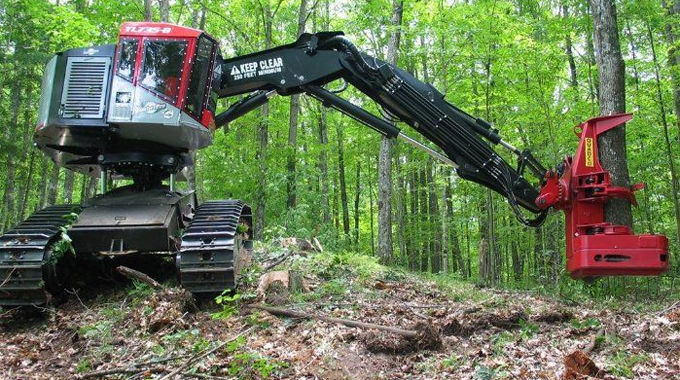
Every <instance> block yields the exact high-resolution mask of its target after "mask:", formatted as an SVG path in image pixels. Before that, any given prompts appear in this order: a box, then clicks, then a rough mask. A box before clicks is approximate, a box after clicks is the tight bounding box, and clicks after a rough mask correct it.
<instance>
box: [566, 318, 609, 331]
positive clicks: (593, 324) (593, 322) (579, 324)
mask: <svg viewBox="0 0 680 380" xmlns="http://www.w3.org/2000/svg"><path fill="white" fill-rule="evenodd" d="M569 324H570V325H571V326H572V327H573V328H575V329H582V328H586V327H589V328H598V327H600V326H602V323H601V322H600V321H598V320H597V319H594V318H586V319H584V320H578V319H572V320H570V321H569Z"/></svg>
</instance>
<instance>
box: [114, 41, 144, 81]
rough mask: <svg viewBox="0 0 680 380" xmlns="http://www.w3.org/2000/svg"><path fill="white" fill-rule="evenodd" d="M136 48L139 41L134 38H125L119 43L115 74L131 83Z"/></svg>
mask: <svg viewBox="0 0 680 380" xmlns="http://www.w3.org/2000/svg"><path fill="white" fill-rule="evenodd" d="M138 46H139V41H138V40H137V39H136V38H134V39H133V38H125V39H123V40H121V41H120V46H119V49H118V69H117V70H116V73H117V74H118V75H119V76H121V77H123V78H125V79H127V80H129V81H132V77H133V76H134V74H135V61H136V60H137V47H138Z"/></svg>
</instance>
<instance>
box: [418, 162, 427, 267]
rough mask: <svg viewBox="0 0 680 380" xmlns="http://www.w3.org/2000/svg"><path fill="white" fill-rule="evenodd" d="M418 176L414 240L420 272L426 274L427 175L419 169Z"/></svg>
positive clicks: (423, 170)
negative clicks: (416, 219)
mask: <svg viewBox="0 0 680 380" xmlns="http://www.w3.org/2000/svg"><path fill="white" fill-rule="evenodd" d="M418 172H419V176H418V193H419V194H418V199H419V200H420V212H419V214H418V215H420V223H419V224H418V226H417V228H416V231H414V232H415V234H414V238H415V239H417V240H418V242H419V244H420V271H421V272H427V270H428V267H429V258H430V234H429V233H430V229H429V223H430V222H429V213H428V208H427V206H428V205H427V201H428V199H427V175H426V174H425V169H420V170H419V171H418Z"/></svg>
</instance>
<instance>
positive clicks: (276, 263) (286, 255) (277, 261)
mask: <svg viewBox="0 0 680 380" xmlns="http://www.w3.org/2000/svg"><path fill="white" fill-rule="evenodd" d="M294 253H295V252H294V251H292V250H291V251H288V252H286V253H284V254H283V255H281V256H279V258H278V259H276V260H275V261H274V262H273V263H271V264H269V265H267V266H266V267H264V268H263V269H262V271H263V272H265V273H266V272H269V271H270V270H272V268H274V267H276V266H277V265H279V264H281V263H282V262H284V261H286V259H287V258H289V257H290V256H292V255H293V254H294Z"/></svg>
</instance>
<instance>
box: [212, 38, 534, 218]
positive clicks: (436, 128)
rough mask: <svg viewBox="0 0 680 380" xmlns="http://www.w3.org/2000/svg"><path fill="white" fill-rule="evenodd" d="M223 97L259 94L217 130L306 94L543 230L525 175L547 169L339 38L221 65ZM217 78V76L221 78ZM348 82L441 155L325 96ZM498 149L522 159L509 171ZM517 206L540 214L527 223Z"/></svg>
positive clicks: (302, 41)
mask: <svg viewBox="0 0 680 380" xmlns="http://www.w3.org/2000/svg"><path fill="white" fill-rule="evenodd" d="M218 65H219V67H220V68H221V76H220V79H221V81H220V83H219V84H218V85H217V86H216V87H217V88H215V91H216V92H217V94H218V95H219V96H220V97H228V96H234V95H239V94H243V93H249V92H254V93H252V94H251V95H249V96H247V97H246V98H244V99H243V100H241V101H240V102H238V103H236V104H234V105H233V106H232V107H231V108H229V109H228V110H227V111H225V112H224V113H222V114H220V115H217V116H216V118H215V123H216V125H217V126H218V127H219V126H221V125H224V124H226V123H228V122H230V121H231V120H234V119H235V118H237V117H239V116H241V115H243V114H245V113H246V112H248V111H250V110H252V109H254V108H257V107H259V106H261V105H262V104H264V103H265V102H266V101H267V100H268V99H269V98H270V97H271V96H273V95H275V94H277V93H278V94H279V95H293V94H297V93H307V94H308V95H311V96H312V97H314V98H316V99H318V100H319V101H321V102H322V103H323V104H324V105H325V106H327V107H333V108H336V109H338V110H339V111H341V112H343V113H345V114H347V115H349V116H351V117H353V118H355V119H357V120H359V121H361V122H362V123H364V124H366V125H368V126H369V127H371V128H373V129H374V130H376V131H378V132H379V133H381V134H383V135H385V136H387V137H390V138H400V139H403V140H405V141H406V142H408V143H409V144H411V145H414V146H416V147H418V148H420V149H423V150H425V151H427V152H428V153H429V154H431V155H433V156H435V157H436V158H438V159H440V160H441V161H444V162H446V163H448V164H450V165H452V166H454V167H455V168H456V171H457V173H458V175H460V176H461V177H462V178H465V179H468V180H471V181H474V182H477V183H479V184H481V185H484V186H486V187H488V188H490V189H492V190H494V191H496V192H498V193H499V194H501V195H503V196H505V197H506V198H507V199H508V202H509V203H510V205H511V206H512V207H513V209H514V210H515V213H516V214H517V216H518V218H519V220H520V221H522V222H523V223H524V224H527V225H530V226H537V225H539V224H540V223H541V222H542V221H543V219H544V217H545V213H546V212H545V210H543V209H541V208H539V207H538V206H537V205H536V203H535V200H536V199H537V197H538V195H539V191H538V190H537V189H536V188H535V187H533V186H532V185H531V184H530V183H529V182H528V181H527V180H526V179H525V178H524V177H523V176H522V174H523V171H524V168H525V167H528V168H530V170H531V171H532V172H533V173H534V174H535V175H536V176H537V178H539V179H542V178H543V176H544V174H545V172H546V169H545V168H544V167H542V166H541V165H540V164H539V163H538V162H537V161H536V160H535V159H534V158H533V157H532V156H531V154H530V153H529V152H528V151H524V152H522V151H519V150H518V149H516V148H515V147H513V146H512V145H510V144H508V143H507V142H505V141H503V140H502V139H501V137H500V136H499V135H498V131H497V130H496V129H494V128H493V127H492V126H491V125H490V124H489V123H488V122H486V121H484V120H482V119H479V118H475V117H473V116H471V115H469V114H467V113H465V112H464V111H462V110H460V109H459V108H457V107H456V106H454V105H452V104H450V103H448V102H447V101H446V100H445V99H444V96H443V95H442V94H441V93H440V92H439V91H437V89H435V88H434V87H432V86H431V85H429V84H426V83H423V82H421V81H419V80H417V79H416V78H414V77H413V76H412V75H410V74H409V73H407V72H405V71H403V70H401V69H399V68H396V67H394V66H393V65H390V64H388V63H386V62H383V61H381V60H379V59H376V58H373V57H371V56H368V55H366V54H363V53H361V52H359V50H358V49H357V48H356V47H355V46H354V45H353V44H352V43H351V42H350V41H349V40H347V39H346V38H344V37H343V36H342V33H339V32H337V33H318V34H303V35H302V36H301V37H300V38H299V39H298V40H297V41H296V42H295V43H293V44H290V45H285V46H281V47H277V48H274V49H270V50H266V51H262V52H258V53H255V54H250V55H246V56H240V57H236V58H233V59H228V60H224V61H222V62H221V63H219V62H218ZM218 75H219V74H218ZM336 79H343V80H345V81H346V83H349V84H352V85H353V86H354V87H356V88H357V89H359V90H360V91H361V92H363V93H364V94H366V95H367V96H368V97H370V98H371V99H373V100H374V101H375V102H376V103H377V104H378V105H379V106H380V107H381V108H382V109H383V111H384V112H383V113H384V114H385V115H386V117H387V118H389V119H390V121H403V122H405V123H407V124H409V125H410V126H412V127H413V128H414V129H415V130H416V131H418V132H419V133H420V134H422V135H423V136H425V138H427V139H428V140H429V141H432V142H433V143H434V144H435V145H437V146H438V147H439V148H440V149H441V150H442V151H443V153H444V154H441V153H439V152H437V151H435V150H433V149H431V148H430V147H428V146H426V145H423V144H421V143H419V142H418V141H416V140H414V139H412V138H409V137H408V136H406V135H404V134H403V133H402V132H401V131H400V130H399V129H398V128H397V127H396V126H395V125H394V123H391V122H390V121H387V120H385V119H383V118H379V117H377V116H375V115H373V114H371V113H369V112H368V111H366V110H365V109H363V108H361V107H358V106H356V105H354V104H352V103H350V102H349V101H347V100H345V99H343V98H341V97H339V96H338V95H336V93H334V92H333V91H329V90H326V89H324V88H323V87H321V86H323V85H324V84H326V83H329V82H331V81H334V80H336ZM484 139H485V140H487V141H488V142H490V143H492V144H501V145H502V146H504V147H506V148H508V149H510V150H511V151H512V152H513V153H515V154H517V155H518V157H519V162H520V165H519V167H518V168H517V169H514V168H512V167H511V166H510V165H509V164H508V163H507V162H506V161H505V160H504V159H503V158H501V157H500V156H499V155H498V154H496V153H495V152H494V150H493V149H492V148H491V147H490V145H489V144H488V143H487V142H485V141H484ZM518 205H519V206H522V207H523V208H525V209H527V210H529V211H531V212H533V213H536V214H539V215H538V216H537V217H536V219H533V220H528V219H526V218H525V217H524V215H523V214H522V212H521V210H520V209H519V207H518Z"/></svg>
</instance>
